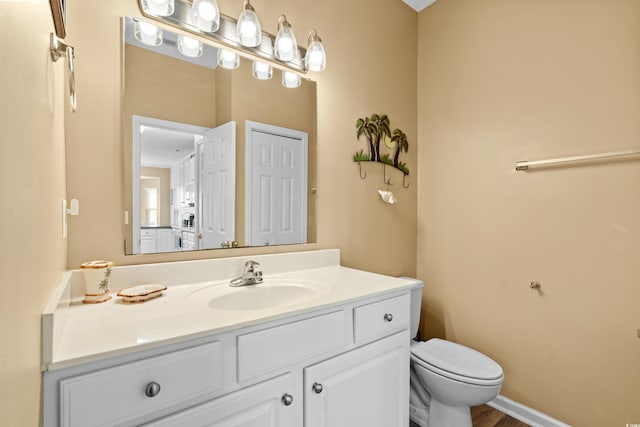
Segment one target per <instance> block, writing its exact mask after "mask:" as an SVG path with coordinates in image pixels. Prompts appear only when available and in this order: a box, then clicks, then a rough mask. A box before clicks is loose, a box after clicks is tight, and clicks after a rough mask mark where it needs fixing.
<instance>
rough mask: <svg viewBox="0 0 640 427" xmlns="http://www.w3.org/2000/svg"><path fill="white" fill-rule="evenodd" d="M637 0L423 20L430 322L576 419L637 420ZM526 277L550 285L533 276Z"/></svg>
mask: <svg viewBox="0 0 640 427" xmlns="http://www.w3.org/2000/svg"><path fill="white" fill-rule="evenodd" d="M638 16H640V3H639V2H638V1H636V0H616V1H597V0H565V1H562V2H556V1H539V2H514V1H509V0H485V1H482V2H476V1H463V0H446V1H439V2H437V3H435V4H434V5H433V6H431V7H429V8H428V9H426V10H425V11H423V12H422V13H421V14H420V17H419V38H418V45H419V48H418V52H419V68H418V69H419V72H418V76H419V78H418V81H419V83H418V96H419V104H418V123H419V124H420V125H419V129H418V131H419V134H420V151H419V156H418V160H419V163H420V171H419V181H418V185H419V187H420V192H419V193H420V196H419V201H418V276H419V277H420V278H421V279H423V280H424V281H425V292H424V294H425V297H424V303H425V304H426V318H425V321H426V326H425V327H424V328H423V332H425V333H426V334H427V335H428V336H434V335H436V336H442V335H444V336H445V337H447V338H449V339H452V340H455V341H458V342H461V343H464V344H468V345H471V346H473V347H475V348H477V349H478V350H480V351H483V352H485V353H486V354H488V355H490V356H491V357H493V358H495V359H496V360H497V361H498V362H500V364H501V365H502V366H503V368H504V370H505V372H506V382H505V385H504V388H503V390H502V393H503V394H504V395H506V396H508V397H510V398H513V399H515V400H516V401H518V402H522V403H523V404H525V405H528V406H531V407H533V408H535V409H538V410H540V411H542V412H545V413H548V414H549V415H551V416H553V417H555V418H558V419H561V420H563V421H565V422H568V423H570V424H572V425H575V426H585V427H589V426H592V427H600V426H624V425H625V424H626V423H637V422H639V421H638V420H640V405H638V396H640V392H639V391H638V384H640V364H639V363H638V361H639V360H640V340H638V337H637V336H636V335H637V332H636V331H637V329H638V327H640V310H638V303H639V302H640V286H638V277H640V263H639V262H638V260H639V259H640V191H639V189H640V186H639V184H638V183H640V164H639V163H638V160H637V159H636V160H624V161H623V160H620V161H612V162H598V163H593V164H583V165H575V166H572V167H558V168H549V169H545V170H535V171H533V170H532V171H530V172H515V171H514V163H515V162H516V161H520V160H526V159H530V160H535V159H545V158H554V157H562V156H573V155H580V154H589V153H599V152H607V151H615V150H621V149H626V148H634V147H635V148H638V144H639V143H640V120H638V117H640V55H639V52H640V25H639V21H638ZM533 280H537V281H540V282H541V283H542V292H541V293H539V294H538V293H536V292H535V291H532V290H531V289H529V283H530V282H531V281H533Z"/></svg>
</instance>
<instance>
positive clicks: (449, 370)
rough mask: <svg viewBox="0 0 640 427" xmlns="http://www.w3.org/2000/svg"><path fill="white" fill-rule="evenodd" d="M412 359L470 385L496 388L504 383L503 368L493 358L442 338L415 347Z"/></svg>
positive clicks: (436, 371)
mask: <svg viewBox="0 0 640 427" xmlns="http://www.w3.org/2000/svg"><path fill="white" fill-rule="evenodd" d="M411 359H412V360H413V362H414V363H417V364H418V365H420V366H422V367H424V368H425V369H429V370H430V371H432V372H434V373H437V374H439V375H442V376H443V377H446V378H450V379H452V380H455V381H461V382H464V383H468V384H474V385H480V386H495V385H498V384H502V382H503V380H504V373H503V371H502V368H501V367H500V365H498V364H497V363H496V362H495V361H493V360H492V359H490V358H489V357H487V356H485V355H484V354H482V353H480V352H478V351H476V350H473V349H471V348H469V347H465V346H463V345H460V344H456V343H453V342H450V341H445V340H441V339H438V338H433V339H430V340H429V341H426V342H423V343H420V344H417V345H414V346H412V347H411Z"/></svg>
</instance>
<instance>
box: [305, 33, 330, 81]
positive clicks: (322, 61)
mask: <svg viewBox="0 0 640 427" xmlns="http://www.w3.org/2000/svg"><path fill="white" fill-rule="evenodd" d="M304 66H305V68H306V69H307V70H309V71H324V69H325V68H326V67H327V55H326V54H325V52H324V46H323V45H322V39H321V38H320V37H318V32H317V31H316V30H311V32H310V33H309V44H308V46H307V54H306V55H305V57H304Z"/></svg>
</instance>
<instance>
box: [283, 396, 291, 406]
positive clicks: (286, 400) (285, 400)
mask: <svg viewBox="0 0 640 427" xmlns="http://www.w3.org/2000/svg"><path fill="white" fill-rule="evenodd" d="M292 403H293V396H291V395H290V394H289V393H285V394H283V395H282V404H283V405H284V406H289V405H291V404H292Z"/></svg>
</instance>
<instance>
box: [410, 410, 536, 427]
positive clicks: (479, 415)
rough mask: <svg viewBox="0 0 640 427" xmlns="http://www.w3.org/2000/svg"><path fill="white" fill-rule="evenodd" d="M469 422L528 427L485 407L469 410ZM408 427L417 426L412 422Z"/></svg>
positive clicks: (494, 426)
mask: <svg viewBox="0 0 640 427" xmlns="http://www.w3.org/2000/svg"><path fill="white" fill-rule="evenodd" d="M471 422H472V423H473V427H530V426H529V424H525V423H523V422H521V421H518V420H516V419H515V418H513V417H510V416H509V415H507V414H503V413H502V412H500V411H498V410H496V409H493V408H492V407H490V406H487V405H481V406H474V407H472V408H471ZM410 427H419V426H418V425H417V424H414V423H413V422H412V423H410Z"/></svg>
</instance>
